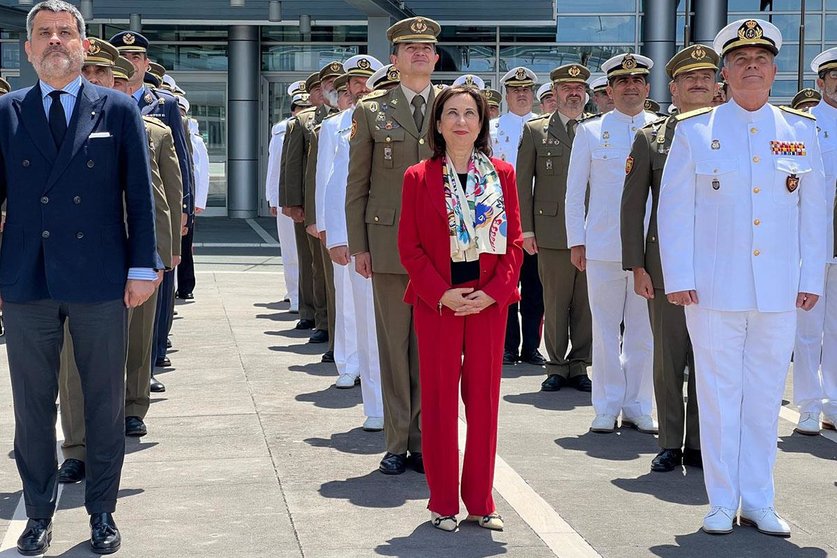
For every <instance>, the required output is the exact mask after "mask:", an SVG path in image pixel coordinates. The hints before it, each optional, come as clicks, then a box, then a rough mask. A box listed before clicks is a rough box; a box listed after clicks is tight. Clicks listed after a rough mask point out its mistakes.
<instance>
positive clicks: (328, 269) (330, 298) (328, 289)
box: [317, 241, 337, 351]
mask: <svg viewBox="0 0 837 558" xmlns="http://www.w3.org/2000/svg"><path fill="white" fill-rule="evenodd" d="M317 244H319V245H320V256H321V257H322V260H323V274H324V276H325V294H326V303H327V304H326V312H327V313H328V350H329V351H334V338H335V337H336V328H335V324H336V318H337V298H336V297H337V294H336V292H335V290H334V265H333V264H332V263H331V256H330V255H329V254H328V248H326V247H325V246H323V243H322V242H320V241H317Z"/></svg>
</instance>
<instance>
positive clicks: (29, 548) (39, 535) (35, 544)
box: [17, 518, 52, 556]
mask: <svg viewBox="0 0 837 558" xmlns="http://www.w3.org/2000/svg"><path fill="white" fill-rule="evenodd" d="M51 542H52V519H49V518H47V519H30V520H29V521H27V522H26V528H25V529H24V530H23V534H22V535H20V537H19V538H18V539H17V551H18V553H19V554H22V555H23V556H38V555H40V554H43V553H45V552H46V551H47V549H48V548H49V543H51Z"/></svg>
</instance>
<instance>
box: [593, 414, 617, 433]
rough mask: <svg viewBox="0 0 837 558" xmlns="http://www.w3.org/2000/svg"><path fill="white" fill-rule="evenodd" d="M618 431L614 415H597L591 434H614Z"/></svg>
mask: <svg viewBox="0 0 837 558" xmlns="http://www.w3.org/2000/svg"><path fill="white" fill-rule="evenodd" d="M614 430H616V417H615V416H613V415H596V418H594V419H593V424H591V425H590V432H613V431H614Z"/></svg>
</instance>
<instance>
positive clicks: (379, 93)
mask: <svg viewBox="0 0 837 558" xmlns="http://www.w3.org/2000/svg"><path fill="white" fill-rule="evenodd" d="M387 93H389V91H388V90H386V89H378V90H377V91H372V92H371V93H369V94H367V95H365V96H364V97H363V99H361V102H363V101H368V100H369V99H377V98H378V97H383V96H384V95H386V94H387Z"/></svg>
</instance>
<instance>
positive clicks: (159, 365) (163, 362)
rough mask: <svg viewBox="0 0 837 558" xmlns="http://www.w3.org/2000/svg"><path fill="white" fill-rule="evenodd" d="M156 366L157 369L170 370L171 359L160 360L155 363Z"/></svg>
mask: <svg viewBox="0 0 837 558" xmlns="http://www.w3.org/2000/svg"><path fill="white" fill-rule="evenodd" d="M154 366H156V367H157V368H168V367H169V366H171V360H169V357H163V358H158V359H157V360H156V361H155V362H154Z"/></svg>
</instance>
